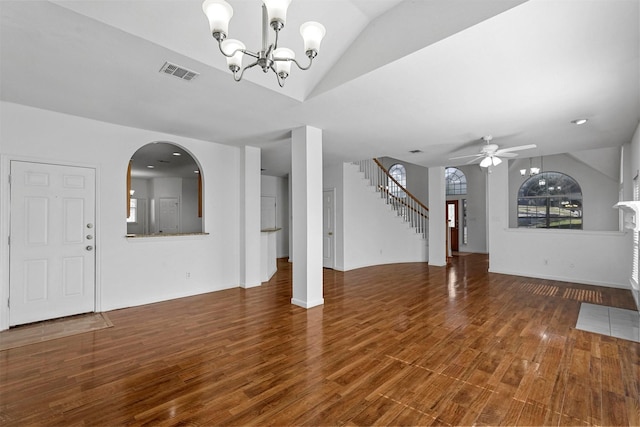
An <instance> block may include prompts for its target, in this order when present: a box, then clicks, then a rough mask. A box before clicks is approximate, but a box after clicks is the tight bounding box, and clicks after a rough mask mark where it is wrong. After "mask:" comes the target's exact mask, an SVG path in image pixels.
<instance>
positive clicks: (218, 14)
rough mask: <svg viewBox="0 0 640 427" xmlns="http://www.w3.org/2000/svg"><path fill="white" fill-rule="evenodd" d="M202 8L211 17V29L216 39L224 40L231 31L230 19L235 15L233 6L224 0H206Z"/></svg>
mask: <svg viewBox="0 0 640 427" xmlns="http://www.w3.org/2000/svg"><path fill="white" fill-rule="evenodd" d="M202 10H203V11H204V14H205V15H207V18H208V19H209V29H210V30H211V34H212V35H213V37H215V38H216V40H219V39H220V38H221V39H222V40H224V39H225V38H226V37H227V34H228V33H229V21H231V17H232V16H233V8H232V7H231V5H230V4H229V3H227V2H226V1H224V0H206V1H205V2H204V3H202Z"/></svg>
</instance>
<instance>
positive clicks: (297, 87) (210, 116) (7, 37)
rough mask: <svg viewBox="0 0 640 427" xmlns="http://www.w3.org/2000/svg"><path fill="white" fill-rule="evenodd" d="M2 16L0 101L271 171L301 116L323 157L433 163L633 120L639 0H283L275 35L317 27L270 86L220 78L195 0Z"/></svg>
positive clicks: (48, 4) (55, 4)
mask: <svg viewBox="0 0 640 427" xmlns="http://www.w3.org/2000/svg"><path fill="white" fill-rule="evenodd" d="M228 1H229V2H230V3H231V4H232V6H233V8H234V17H233V19H232V21H231V24H230V29H229V33H230V37H233V38H237V39H240V40H242V41H244V42H245V44H247V48H248V49H250V50H257V49H258V48H259V46H260V44H261V41H260V34H261V28H260V22H261V21H260V20H261V18H260V16H261V15H260V13H261V8H260V4H261V2H260V1H259V0H228ZM0 14H1V18H2V20H1V23H0V25H1V27H0V31H1V32H0V36H1V40H2V43H1V45H0V99H2V100H5V101H9V102H16V103H21V104H25V105H31V106H35V107H39V108H44V109H49V110H54V111H60V112H63V113H68V114H73V115H77V116H83V117H88V118H92V119H96V120H102V121H106V122H112V123H116V124H121V125H126V126H133V127H138V128H143V129H150V130H155V131H161V132H166V133H169V134H175V135H182V136H187V137H192V138H198V139H202V140H206V141H212V142H218V143H222V144H229V145H235V146H242V145H253V146H257V147H260V148H261V149H262V153H263V156H262V157H263V168H264V169H265V173H266V174H270V175H285V174H286V173H288V170H289V167H290V163H289V147H290V130H291V129H293V128H296V127H299V126H302V125H311V126H315V127H318V128H321V129H323V149H324V150H323V151H324V160H325V162H333V161H350V160H358V159H363V158H369V157H374V156H390V157H395V158H398V159H402V160H405V161H409V162H412V163H416V164H420V165H424V166H434V165H442V166H444V165H449V164H455V163H456V162H455V161H450V160H448V159H449V158H451V157H455V156H460V155H465V154H474V153H476V152H478V151H479V150H480V148H481V145H482V141H481V140H480V138H481V137H482V136H484V135H493V136H494V142H495V143H497V144H499V145H500V146H501V147H512V146H516V145H523V144H532V143H534V144H537V146H538V148H536V149H534V150H530V151H528V152H522V153H521V156H524V157H528V156H539V155H548V154H556V153H562V152H576V151H581V150H586V149H594V148H600V147H617V146H620V145H622V144H624V143H626V142H629V141H630V139H631V137H632V135H633V132H634V130H635V128H636V126H637V125H638V120H639V118H640V87H639V85H640V83H639V80H640V67H639V58H640V28H639V27H640V25H639V22H640V0H615V1H612V0H529V1H526V0H482V1H478V0H293V1H292V4H291V6H290V8H289V12H288V15H287V23H286V27H285V28H284V29H283V31H282V35H281V37H280V41H279V43H280V45H282V46H287V47H291V48H292V49H293V50H294V51H296V53H297V56H298V57H299V58H300V57H302V61H301V62H305V60H306V58H304V55H303V52H302V42H301V39H300V35H299V32H298V27H299V26H300V24H301V23H302V22H304V21H307V20H315V21H319V22H322V23H323V24H324V25H325V27H326V28H327V35H326V37H325V39H324V40H323V42H322V46H321V49H320V53H319V55H318V57H317V58H316V60H315V61H314V64H313V66H312V67H311V69H310V70H309V71H299V70H296V69H295V68H294V69H293V71H292V73H291V76H290V77H289V79H288V80H287V82H286V86H285V88H283V89H281V88H280V87H279V86H278V84H277V82H276V79H275V76H274V75H273V74H272V73H269V74H263V73H262V72H261V71H260V70H259V69H252V70H249V71H247V73H246V74H245V79H244V80H243V81H242V82H240V83H236V82H234V81H233V78H232V76H231V74H230V72H229V71H228V70H227V67H226V61H225V59H224V57H223V56H222V55H221V54H220V53H219V51H218V47H217V45H216V43H215V40H214V39H213V38H212V37H211V35H210V33H209V28H208V23H207V20H206V17H205V16H204V14H203V13H202V9H201V1H200V0H163V1H139V0H74V1H65V0H61V1H23V0H18V1H13V0H3V1H1V2H0ZM165 61H169V62H172V63H175V64H178V65H180V66H182V67H185V68H188V69H191V70H194V71H196V72H198V73H200V74H199V76H198V77H197V78H195V79H194V80H192V81H189V82H187V81H184V80H180V79H177V78H175V77H172V76H168V75H166V74H163V73H159V72H158V71H159V70H160V68H161V66H162V65H163V64H164V63H165ZM583 117H584V118H587V119H589V121H588V122H587V124H585V125H582V126H575V125H573V124H571V123H570V122H571V120H573V119H577V118H583ZM0 120H1V116H0ZM145 142H148V141H141V144H143V143H145ZM411 150H420V151H421V153H418V154H411V153H409V151H411ZM462 162H464V160H459V161H457V163H458V164H460V163H462Z"/></svg>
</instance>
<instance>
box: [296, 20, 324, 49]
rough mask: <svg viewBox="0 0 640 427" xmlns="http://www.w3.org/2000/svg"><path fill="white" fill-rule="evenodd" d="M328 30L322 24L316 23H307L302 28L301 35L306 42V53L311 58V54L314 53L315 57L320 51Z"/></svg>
mask: <svg viewBox="0 0 640 427" xmlns="http://www.w3.org/2000/svg"><path fill="white" fill-rule="evenodd" d="M325 34H326V30H325V28H324V26H323V25H322V24H319V23H317V22H314V21H309V22H305V23H304V24H302V25H301V26H300V35H302V39H303V40H304V52H305V55H307V56H309V52H313V56H314V57H315V56H316V55H317V54H318V51H319V50H320V42H321V41H322V39H323V38H324V35H325Z"/></svg>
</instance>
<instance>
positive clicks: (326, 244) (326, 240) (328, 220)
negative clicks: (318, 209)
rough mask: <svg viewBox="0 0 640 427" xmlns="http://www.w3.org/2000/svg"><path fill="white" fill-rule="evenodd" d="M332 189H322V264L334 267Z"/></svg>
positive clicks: (333, 197) (333, 196)
mask: <svg viewBox="0 0 640 427" xmlns="http://www.w3.org/2000/svg"><path fill="white" fill-rule="evenodd" d="M334 199H335V195H334V190H324V192H323V203H322V239H323V241H322V266H323V267H326V268H335V260H334V257H335V217H336V214H335V206H334Z"/></svg>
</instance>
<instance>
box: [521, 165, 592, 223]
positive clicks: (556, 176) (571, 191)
mask: <svg viewBox="0 0 640 427" xmlns="http://www.w3.org/2000/svg"><path fill="white" fill-rule="evenodd" d="M518 227H528V228H574V229H582V190H581V189H580V185H579V184H578V183H577V182H576V180H574V179H573V178H571V177H570V176H569V175H565V174H563V173H560V172H541V173H539V174H537V175H533V176H532V177H530V178H529V179H527V180H526V181H525V182H524V183H523V184H522V186H520V190H519V191H518Z"/></svg>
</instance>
